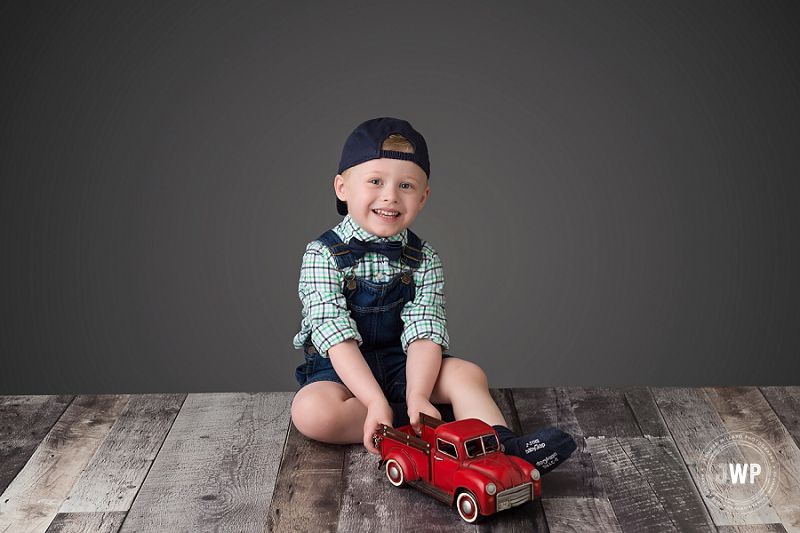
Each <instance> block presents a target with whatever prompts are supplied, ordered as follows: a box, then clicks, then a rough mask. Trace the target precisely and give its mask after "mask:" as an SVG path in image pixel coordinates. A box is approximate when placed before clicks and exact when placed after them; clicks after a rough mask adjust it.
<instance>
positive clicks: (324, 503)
mask: <svg viewBox="0 0 800 533" xmlns="http://www.w3.org/2000/svg"><path fill="white" fill-rule="evenodd" d="M346 449H347V447H346V446H336V445H332V444H324V443H321V442H317V441H313V440H311V439H308V438H306V437H304V436H303V435H302V434H301V433H300V432H299V431H297V428H295V427H294V424H290V427H289V436H288V437H287V439H286V446H285V449H284V452H283V460H282V461H281V466H280V470H279V472H278V479H277V481H276V483H275V492H274V494H273V496H272V504H271V505H270V510H269V520H268V522H267V531H274V532H285V533H295V532H313V531H331V532H332V531H336V525H337V523H338V522H339V500H340V499H341V495H342V483H343V482H342V469H343V467H344V454H345V450H346Z"/></svg>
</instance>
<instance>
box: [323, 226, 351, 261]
mask: <svg viewBox="0 0 800 533" xmlns="http://www.w3.org/2000/svg"><path fill="white" fill-rule="evenodd" d="M317 240H318V241H319V242H321V243H322V244H324V245H325V246H327V247H328V250H330V252H331V255H332V256H333V259H334V260H335V261H336V268H338V269H339V270H344V269H345V268H350V267H352V266H355V264H356V259H355V258H354V257H353V254H351V253H350V248H348V247H347V245H346V244H345V243H343V242H342V239H340V238H339V235H337V234H336V232H335V231H333V230H332V229H329V230H328V231H326V232H325V233H323V234H322V235H320V236H319V237H318V238H317Z"/></svg>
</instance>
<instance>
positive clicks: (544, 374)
mask: <svg viewBox="0 0 800 533" xmlns="http://www.w3.org/2000/svg"><path fill="white" fill-rule="evenodd" d="M117 4H119V3H117V2H51V3H41V2H38V3H37V2H10V3H9V2H5V3H4V4H3V7H2V8H0V36H2V37H0V39H2V52H0V53H1V54H2V81H0V106H2V125H1V126H0V128H1V129H0V135H2V157H1V158H0V173H1V175H2V185H0V195H1V196H0V202H1V204H0V207H1V208H2V214H1V216H2V237H0V239H1V241H0V244H1V247H0V253H1V254H2V263H0V266H1V267H2V311H3V312H2V319H1V322H0V353H1V354H2V367H0V393H2V394H8V393H53V392H71V393H75V392H108V391H113V392H149V391H222V390H224V391H233V390H236V391H255V390H292V389H293V388H294V387H295V384H294V381H293V369H294V367H295V366H296V365H297V364H298V363H299V362H300V358H301V356H300V353H299V352H296V351H294V350H293V348H292V345H291V339H292V336H293V335H294V334H295V332H296V331H297V330H298V327H299V323H300V302H299V300H298V298H297V293H296V284H297V277H298V273H299V266H300V259H301V256H302V253H303V250H304V247H305V244H306V243H307V242H308V241H309V240H311V239H313V238H315V237H316V236H317V235H319V234H320V233H322V232H323V231H324V230H326V229H327V228H329V227H331V226H333V225H334V224H336V223H337V221H338V220H339V217H338V216H337V215H336V212H335V208H334V197H333V191H332V180H333V176H334V173H335V169H336V165H337V163H338V157H339V151H340V150H341V145H342V143H343V141H344V139H345V137H346V136H347V134H348V133H349V132H350V131H351V129H352V128H353V127H355V126H356V125H357V124H358V123H359V122H361V121H363V120H366V119H368V118H372V117H376V116H384V115H389V116H399V117H403V118H406V119H407V120H409V121H410V122H411V123H412V124H414V126H415V127H417V128H418V129H419V130H420V131H421V132H422V133H423V134H424V135H425V136H426V137H427V139H428V143H429V146H430V149H431V153H432V157H431V161H432V175H431V187H432V192H431V197H430V201H429V203H428V205H427V206H426V208H425V209H424V210H423V212H422V213H421V214H420V216H419V217H418V219H417V221H416V222H415V223H414V226H413V228H414V229H415V231H417V233H419V234H420V235H422V236H423V237H424V238H426V239H427V240H429V241H430V242H431V243H432V244H433V245H434V247H436V248H437V250H438V251H439V252H440V255H441V257H442V259H443V261H444V265H445V272H446V276H447V298H448V318H449V329H450V333H451V337H452V353H453V354H456V355H459V356H462V357H464V358H467V359H470V360H473V361H476V362H478V363H480V364H481V365H482V366H483V368H484V369H485V370H486V371H487V373H488V374H489V376H490V382H491V385H492V386H498V387H499V386H551V385H622V384H642V385H713V384H799V383H800V362H798V357H797V355H798V354H797V352H798V347H799V346H800V343H798V339H799V335H798V325H799V324H798V319H799V318H800V312H798V305H799V304H798V301H799V300H800V289H799V288H798V276H797V273H798V271H799V270H800V269H799V268H798V267H800V259H799V258H798V248H797V243H798V233H799V232H800V230H799V229H798V228H800V223H799V222H800V220H799V219H800V216H798V214H797V212H796V207H797V202H798V199H800V186H798V181H797V178H798V170H799V169H798V162H800V158H799V156H798V145H800V143H799V142H798V141H800V135H798V131H800V126H798V124H799V123H800V85H799V84H798V67H800V59H799V57H800V54H798V52H800V47H798V44H797V39H796V38H795V37H794V34H795V32H796V28H797V27H798V22H799V21H798V19H797V17H796V16H795V14H794V12H793V10H792V9H791V7H792V6H793V3H792V2H764V3H761V2H752V3H740V2H730V1H718V2H696V1H691V2H685V3H680V2H663V3H660V4H653V3H648V4H647V5H646V6H644V5H642V3H641V2H637V1H631V2H619V1H613V2H611V1H605V2H593V1H590V2H578V3H575V2H569V3H561V2H505V3H502V2H497V3H495V2H477V1H475V2H452V1H448V2H415V1H404V2H396V3H394V2H393V3H389V2H375V1H364V2H344V3H342V2H317V3H307V2H296V1H290V2H289V1H287V2H256V1H246V2H236V1H229V0H226V1H218V2H188V1H182V2H162V1H156V2H128V3H127V7H120V6H119V5H117Z"/></svg>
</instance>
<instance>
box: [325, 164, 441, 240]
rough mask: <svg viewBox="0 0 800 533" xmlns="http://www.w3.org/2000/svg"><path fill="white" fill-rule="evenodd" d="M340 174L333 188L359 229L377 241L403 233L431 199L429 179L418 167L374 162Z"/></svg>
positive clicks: (359, 165) (415, 165) (334, 181)
mask: <svg viewBox="0 0 800 533" xmlns="http://www.w3.org/2000/svg"><path fill="white" fill-rule="evenodd" d="M343 174H344V175H342V174H338V175H337V176H336V178H334V180H333V188H334V190H335V191H336V196H337V197H338V198H339V200H342V201H343V202H347V212H348V214H349V215H350V216H351V217H352V219H353V220H354V221H355V223H356V224H358V226H359V227H360V228H361V229H363V230H365V231H367V232H368V233H371V234H373V235H375V236H377V237H389V236H391V235H395V234H397V233H400V232H401V231H403V230H404V229H406V228H407V227H408V226H410V225H411V223H412V222H413V221H414V219H415V218H416V216H417V213H419V212H420V210H421V209H422V206H423V205H425V200H426V199H427V198H428V192H429V191H430V187H428V178H427V176H426V175H425V171H424V170H422V168H420V167H419V165H417V164H416V163H413V162H411V161H404V160H401V159H389V158H381V159H371V160H369V161H365V162H364V163H361V164H358V165H356V166H354V167H350V168H349V169H347V170H345V171H344V172H343Z"/></svg>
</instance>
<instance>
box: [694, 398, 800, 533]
mask: <svg viewBox="0 0 800 533" xmlns="http://www.w3.org/2000/svg"><path fill="white" fill-rule="evenodd" d="M706 394H707V395H708V398H709V400H710V401H711V404H712V405H713V406H714V408H715V409H716V410H717V413H719V416H720V418H721V419H722V425H723V426H725V429H727V430H728V433H731V434H733V433H736V432H743V431H746V432H750V433H754V434H755V435H757V436H758V437H760V438H762V439H764V440H765V441H766V442H767V443H768V444H769V445H770V446H771V447H772V449H773V451H774V452H775V457H776V460H777V462H778V463H779V464H780V480H779V484H778V488H777V491H776V492H775V494H774V495H773V496H772V498H771V499H770V501H769V505H770V506H771V507H772V508H773V509H774V510H775V512H776V513H777V514H778V516H779V517H780V520H776V522H781V523H782V524H783V526H784V527H785V528H786V530H787V531H798V532H800V449H798V447H797V443H795V441H794V439H793V438H792V436H791V435H790V434H789V432H788V431H787V429H786V428H785V427H784V426H783V424H782V423H781V421H780V419H779V418H778V416H777V415H776V414H775V412H774V411H773V410H772V407H770V405H769V403H768V402H767V400H766V399H765V398H764V396H763V395H762V394H761V391H760V390H758V388H756V387H709V388H706ZM740 452H741V453H742V455H743V456H744V459H745V461H746V462H748V463H755V462H760V460H759V457H761V456H760V455H758V454H754V453H752V448H747V447H744V448H743V449H740ZM763 468H766V466H764V467H763ZM760 479H761V476H758V477H756V481H759V480H760Z"/></svg>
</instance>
